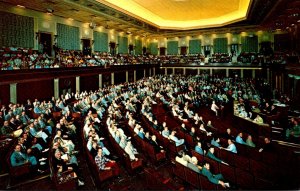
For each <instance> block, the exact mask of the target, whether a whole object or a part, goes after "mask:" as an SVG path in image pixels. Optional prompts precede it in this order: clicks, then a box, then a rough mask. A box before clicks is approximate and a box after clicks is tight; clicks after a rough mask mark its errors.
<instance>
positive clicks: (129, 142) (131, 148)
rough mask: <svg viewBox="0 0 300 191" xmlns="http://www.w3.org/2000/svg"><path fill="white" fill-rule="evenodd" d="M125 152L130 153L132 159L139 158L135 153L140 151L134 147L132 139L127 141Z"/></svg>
mask: <svg viewBox="0 0 300 191" xmlns="http://www.w3.org/2000/svg"><path fill="white" fill-rule="evenodd" d="M125 152H126V153H127V154H128V155H129V157H130V160H135V161H137V160H138V158H136V157H135V155H136V154H138V152H137V151H136V149H135V148H133V146H132V144H131V141H128V142H127V145H126V147H125Z"/></svg>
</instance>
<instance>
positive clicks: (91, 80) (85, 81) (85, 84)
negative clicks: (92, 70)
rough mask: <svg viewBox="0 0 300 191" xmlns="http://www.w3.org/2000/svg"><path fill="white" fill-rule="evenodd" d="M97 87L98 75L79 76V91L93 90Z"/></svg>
mask: <svg viewBox="0 0 300 191" xmlns="http://www.w3.org/2000/svg"><path fill="white" fill-rule="evenodd" d="M97 89H99V76H98V75H97V76H96V75H92V76H81V77H80V91H88V92H89V91H90V90H92V91H95V90H97Z"/></svg>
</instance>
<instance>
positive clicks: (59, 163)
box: [53, 149, 84, 186]
mask: <svg viewBox="0 0 300 191" xmlns="http://www.w3.org/2000/svg"><path fill="white" fill-rule="evenodd" d="M53 168H54V171H55V173H62V172H66V171H70V170H73V172H74V173H75V174H74V178H76V177H77V176H78V175H79V174H78V173H79V169H78V164H75V163H69V161H68V159H66V158H64V157H62V153H61V151H59V149H56V150H55V153H54V156H53ZM83 185H84V182H83V181H81V180H80V179H79V178H78V186H83Z"/></svg>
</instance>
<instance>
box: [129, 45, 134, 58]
mask: <svg viewBox="0 0 300 191" xmlns="http://www.w3.org/2000/svg"><path fill="white" fill-rule="evenodd" d="M128 50H129V54H130V55H133V44H130V45H129V46H128Z"/></svg>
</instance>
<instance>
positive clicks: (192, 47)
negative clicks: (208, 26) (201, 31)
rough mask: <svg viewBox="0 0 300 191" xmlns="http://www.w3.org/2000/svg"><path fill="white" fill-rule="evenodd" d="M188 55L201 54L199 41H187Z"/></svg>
mask: <svg viewBox="0 0 300 191" xmlns="http://www.w3.org/2000/svg"><path fill="white" fill-rule="evenodd" d="M189 53H190V54H200V53H201V40H199V39H195V40H190V41H189Z"/></svg>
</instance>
